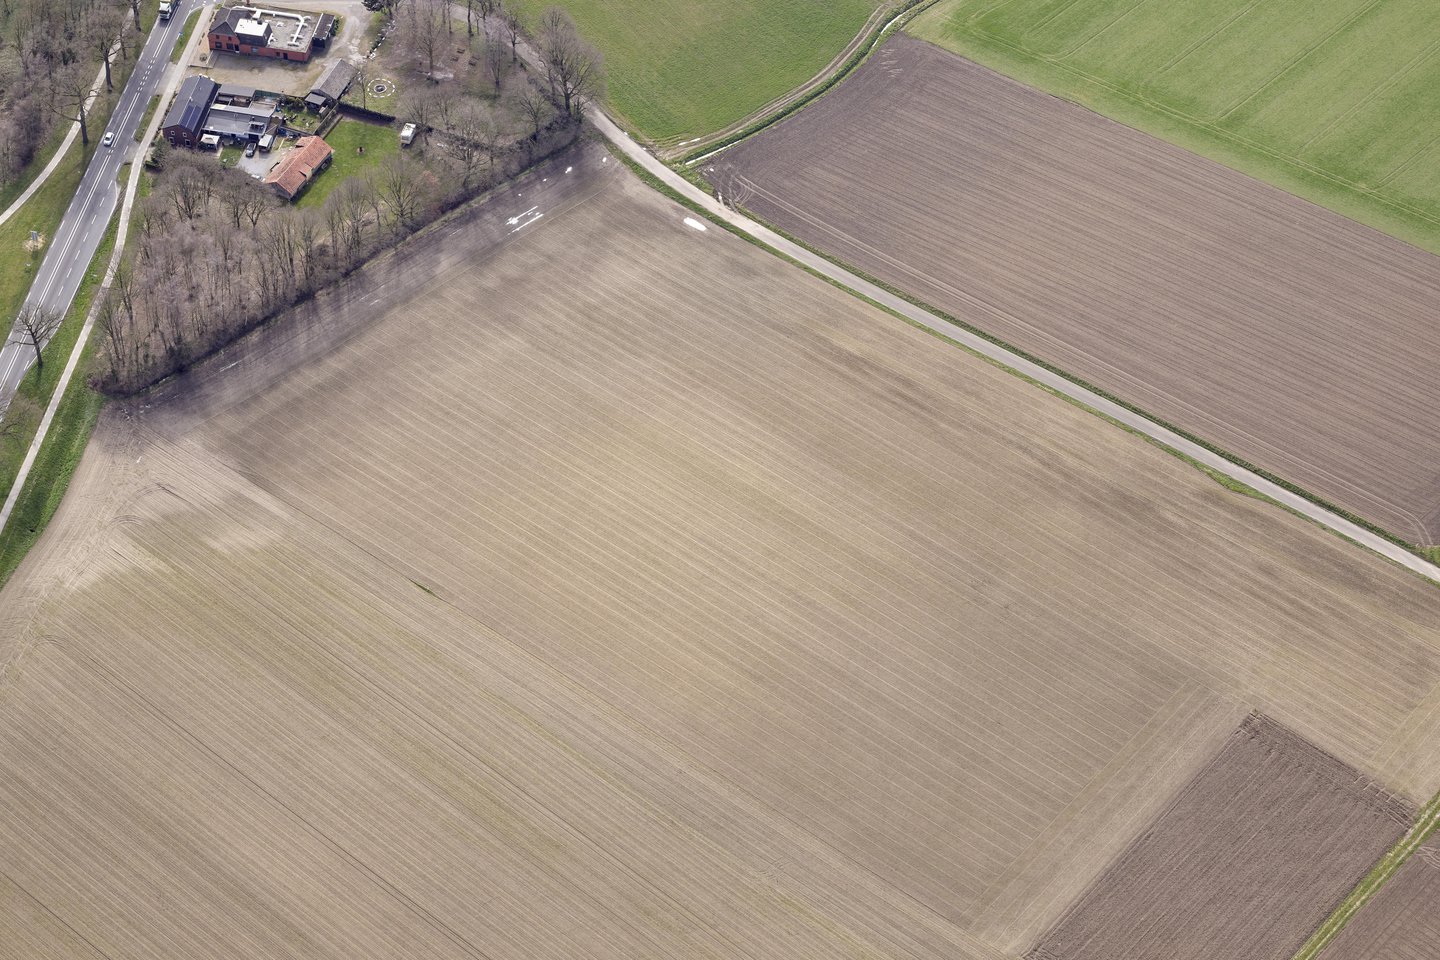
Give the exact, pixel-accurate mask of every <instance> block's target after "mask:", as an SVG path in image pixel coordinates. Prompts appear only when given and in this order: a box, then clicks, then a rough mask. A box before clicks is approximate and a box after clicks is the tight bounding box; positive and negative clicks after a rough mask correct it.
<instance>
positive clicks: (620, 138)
mask: <svg viewBox="0 0 1440 960" xmlns="http://www.w3.org/2000/svg"><path fill="white" fill-rule="evenodd" d="M586 115H587V117H588V118H589V119H590V120H591V122H592V123H593V124H594V126H595V128H596V129H597V130H599V131H600V133H601V134H602V135H603V136H604V137H605V138H606V139H607V140H609V141H610V142H611V143H612V144H613V145H614V146H615V148H616V149H618V150H619V151H620V152H621V153H623V154H625V156H627V157H629V158H630V159H632V160H634V161H635V162H636V163H638V164H640V166H641V167H643V168H644V169H645V170H646V171H647V172H648V173H650V174H653V175H654V176H655V177H657V178H658V179H659V180H660V181H661V182H662V183H664V184H665V185H666V186H667V187H669V188H670V189H671V190H674V191H675V192H676V193H678V194H680V195H681V196H683V197H684V198H685V199H687V200H689V201H691V202H692V203H695V204H696V205H698V206H700V207H701V208H703V209H704V210H706V211H707V212H709V213H710V214H711V215H712V216H714V217H717V218H719V219H721V220H723V221H725V222H726V223H728V224H731V225H732V226H734V227H735V228H737V229H738V230H741V231H742V232H744V233H746V234H749V235H750V236H752V237H754V238H755V239H757V240H759V241H760V242H761V243H763V244H765V245H766V246H767V247H770V248H771V249H772V250H774V251H776V252H777V253H780V254H783V255H784V256H787V257H789V258H791V259H792V260H795V261H797V262H799V263H802V264H804V265H805V266H806V267H809V268H810V269H811V270H814V271H815V272H816V273H819V274H821V275H823V276H826V277H828V278H830V279H831V280H834V281H835V282H836V283H838V284H840V285H841V286H843V287H846V288H847V289H849V290H851V291H853V292H855V293H858V294H859V295H861V296H862V297H865V298H867V299H869V300H873V301H875V302H876V303H878V304H880V305H881V306H884V307H886V308H887V309H890V310H893V311H894V312H896V313H898V314H900V315H901V316H903V317H905V318H907V319H909V320H912V321H914V322H915V323H918V324H920V325H921V326H924V327H927V328H929V329H931V330H933V331H935V332H936V333H939V334H942V335H944V336H946V337H949V338H950V339H952V340H956V341H958V342H960V343H962V344H964V345H965V346H966V347H968V348H969V349H971V350H973V351H975V352H976V353H978V354H981V355H983V356H986V357H989V358H990V359H992V360H995V361H997V362H999V363H1002V364H1004V365H1005V366H1007V367H1010V368H1011V369H1013V370H1015V371H1017V372H1019V373H1021V374H1023V375H1024V376H1027V377H1029V378H1031V379H1032V380H1035V381H1037V382H1038V383H1041V384H1044V385H1045V386H1046V387H1049V388H1050V389H1051V390H1054V391H1055V392H1056V393H1059V394H1062V395H1064V396H1066V397H1070V398H1071V399H1073V400H1076V401H1079V402H1080V403H1083V404H1084V405H1085V406H1087V407H1090V408H1091V409H1093V410H1096V411H1098V412H1099V413H1102V414H1104V415H1105V416H1107V417H1110V418H1111V419H1113V420H1116V421H1118V422H1120V423H1123V424H1124V425H1125V426H1127V427H1130V428H1131V429H1133V430H1135V431H1137V432H1139V433H1142V434H1144V435H1145V436H1147V437H1151V438H1152V439H1154V440H1158V441H1159V442H1160V443H1163V444H1164V445H1165V446H1167V447H1170V448H1171V449H1173V450H1177V451H1179V452H1180V453H1182V454H1184V455H1185V456H1187V457H1190V458H1192V459H1194V460H1196V461H1198V462H1200V463H1202V464H1204V465H1205V466H1207V467H1210V468H1211V469H1212V470H1215V471H1217V472H1218V473H1222V474H1224V475H1225V476H1227V477H1231V478H1233V479H1235V480H1238V481H1239V482H1241V483H1243V484H1245V485H1246V486H1249V487H1253V488H1254V489H1255V490H1257V491H1259V492H1260V493H1261V494H1263V495H1265V496H1267V497H1269V498H1271V499H1272V500H1275V501H1276V502H1278V503H1281V504H1283V505H1285V506H1286V507H1289V508H1290V509H1291V510H1294V511H1295V512H1296V513H1299V514H1301V515H1303V516H1305V517H1307V518H1309V519H1311V520H1313V521H1315V522H1316V523H1318V524H1320V525H1321V526H1324V527H1328V528H1330V529H1331V530H1333V531H1335V532H1336V533H1339V534H1341V535H1342V536H1345V537H1348V538H1349V539H1351V540H1354V541H1355V542H1356V543H1359V544H1360V545H1362V546H1364V547H1366V548H1368V549H1370V550H1373V551H1375V552H1376V553H1378V554H1380V555H1381V556H1383V557H1386V558H1387V559H1390V560H1393V561H1395V562H1396V563H1398V564H1400V565H1401V566H1403V567H1406V568H1407V569H1409V570H1412V571H1414V572H1415V573H1418V574H1420V575H1421V576H1422V577H1427V578H1429V579H1430V580H1433V581H1435V582H1436V583H1440V566H1436V565H1435V564H1433V563H1429V562H1427V561H1425V560H1423V559H1421V558H1420V557H1418V556H1416V555H1415V554H1413V553H1411V552H1410V551H1409V550H1406V549H1405V548H1404V547H1400V546H1397V545H1396V544H1393V543H1391V542H1390V541H1389V540H1386V539H1385V538H1384V537H1381V536H1377V535H1376V534H1373V533H1371V532H1370V531H1369V530H1366V529H1365V528H1363V527H1360V526H1358V525H1356V524H1354V523H1351V522H1350V521H1349V520H1346V519H1345V518H1344V517H1342V516H1340V515H1339V514H1336V513H1334V512H1333V511H1330V510H1326V509H1325V508H1324V507H1321V506H1318V505H1316V504H1314V503H1312V502H1310V501H1309V500H1306V499H1305V498H1304V497H1301V496H1298V495H1296V494H1294V493H1291V492H1290V491H1289V490H1286V489H1285V488H1283V487H1280V486H1278V485H1277V484H1274V483H1272V482H1270V481H1269V480H1266V479H1265V478H1264V477H1262V476H1260V475H1259V474H1256V473H1253V472H1251V471H1249V470H1246V469H1244V468H1242V467H1239V466H1236V465H1235V464H1233V463H1231V462H1230V461H1229V460H1226V459H1225V458H1224V457H1221V456H1219V455H1218V454H1215V453H1213V452H1211V451H1210V450H1207V449H1205V448H1204V447H1202V446H1200V445H1199V444H1197V443H1194V442H1192V441H1190V440H1187V439H1185V438H1184V437H1182V436H1180V435H1179V434H1176V433H1174V432H1173V431H1171V430H1168V429H1166V428H1165V427H1162V426H1161V425H1160V424H1158V423H1156V422H1154V421H1153V420H1150V419H1148V418H1146V417H1143V416H1141V415H1140V414H1138V413H1135V412H1134V411H1133V410H1128V409H1126V408H1125V407H1122V406H1120V405H1119V404H1117V403H1114V402H1113V401H1110V400H1107V399H1105V398H1104V397H1102V396H1100V395H1099V394H1096V393H1093V392H1091V391H1090V390H1087V389H1085V388H1084V387H1081V386H1079V385H1077V384H1075V383H1072V382H1071V381H1069V380H1067V379H1065V378H1064V377H1062V376H1060V375H1059V374H1056V373H1053V372H1052V371H1050V370H1046V369H1045V368H1044V367H1040V366H1037V365H1036V364H1034V363H1031V362H1030V361H1029V360H1026V359H1025V358H1024V357H1021V356H1019V355H1018V354H1015V353H1012V352H1011V351H1009V350H1006V349H1005V348H1004V347H1000V346H997V345H995V344H993V343H991V342H990V341H989V340H986V339H984V338H982V337H978V336H976V335H975V334H973V333H970V332H969V331H968V330H965V329H964V328H962V327H958V326H956V325H955V324H952V323H950V322H948V321H946V320H944V319H942V318H941V317H938V316H936V315H935V314H933V313H930V312H929V311H926V310H922V309H920V308H919V307H917V306H915V305H914V304H912V303H910V302H909V301H907V300H902V299H901V298H899V297H897V296H895V295H894V294H892V293H890V292H889V291H887V290H883V289H881V288H880V287H877V286H875V285H874V284H873V283H870V282H869V281H867V280H864V279H862V278H861V277H858V276H856V275H855V274H853V273H851V272H850V271H848V270H846V269H844V268H843V267H839V266H836V265H835V264H834V263H831V262H830V261H829V260H826V259H825V258H824V257H822V256H819V255H818V254H815V253H812V252H811V251H809V250H807V249H805V248H804V247H802V246H800V245H799V244H797V243H794V242H792V241H790V240H787V239H785V238H784V237H782V236H780V235H779V234H777V233H776V232H775V231H773V230H770V229H769V228H767V227H765V226H763V225H761V224H759V223H756V222H755V221H754V220H751V219H750V218H749V217H746V216H744V215H743V214H741V213H738V212H736V211H735V210H731V209H730V208H729V207H726V206H724V205H723V204H722V203H720V201H718V200H716V199H715V198H714V197H712V196H710V195H709V194H708V193H705V192H704V191H702V190H700V189H699V188H698V187H696V186H695V185H694V184H692V183H691V182H690V181H688V180H686V179H685V178H683V177H681V176H680V175H679V174H677V173H676V172H675V171H673V170H671V169H670V168H669V167H668V166H666V165H665V164H664V163H662V162H661V161H660V160H658V159H656V158H655V157H654V156H652V155H651V154H650V153H649V152H648V151H647V150H645V149H644V148H642V147H641V146H640V145H639V144H637V143H636V142H635V141H634V140H632V139H630V137H629V136H628V135H627V134H626V133H625V132H624V131H623V130H621V129H620V128H619V127H618V126H617V125H616V124H615V123H614V122H613V121H611V119H610V118H609V117H607V116H606V115H605V114H604V113H603V112H601V111H600V110H599V109H598V108H597V107H596V106H595V105H593V104H592V105H590V106H589V107H588V109H587V113H586Z"/></svg>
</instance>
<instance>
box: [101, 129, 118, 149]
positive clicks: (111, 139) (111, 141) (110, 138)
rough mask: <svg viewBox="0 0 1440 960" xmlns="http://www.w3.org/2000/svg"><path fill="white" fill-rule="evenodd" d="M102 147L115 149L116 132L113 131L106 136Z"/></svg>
mask: <svg viewBox="0 0 1440 960" xmlns="http://www.w3.org/2000/svg"><path fill="white" fill-rule="evenodd" d="M100 145H101V146H102V147H113V146H114V145H115V131H114V130H111V131H110V132H109V133H107V134H105V139H103V140H101V141H100Z"/></svg>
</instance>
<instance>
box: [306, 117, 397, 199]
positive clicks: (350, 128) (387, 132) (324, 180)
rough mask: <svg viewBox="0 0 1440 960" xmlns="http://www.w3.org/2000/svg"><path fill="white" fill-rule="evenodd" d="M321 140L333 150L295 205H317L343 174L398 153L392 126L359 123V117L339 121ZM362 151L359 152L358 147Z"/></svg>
mask: <svg viewBox="0 0 1440 960" xmlns="http://www.w3.org/2000/svg"><path fill="white" fill-rule="evenodd" d="M325 142H326V143H328V144H330V149H332V150H334V151H335V156H334V158H333V159H331V161H330V166H328V167H326V168H325V169H324V170H322V171H320V175H319V176H318V177H316V178H315V179H314V180H313V181H311V183H310V186H308V187H306V188H305V192H304V193H302V194H300V199H299V200H297V201H296V202H295V203H296V206H300V207H319V206H320V205H321V204H322V203H324V202H325V198H326V197H328V196H329V195H330V191H332V190H334V189H335V188H336V187H338V186H340V184H341V183H342V182H344V180H345V179H346V178H347V177H356V176H360V175H361V174H363V173H364V172H365V171H366V170H369V169H370V168H372V167H374V166H377V165H378V164H379V163H380V162H381V161H383V160H384V159H385V158H386V157H388V156H391V155H392V154H396V153H399V152H400V132H399V131H398V130H396V129H395V128H394V127H382V126H379V125H378V124H373V123H363V122H361V121H359V120H341V121H340V122H339V123H337V124H336V125H335V129H334V130H331V131H330V132H329V133H327V134H326V135H325ZM360 147H364V148H365V152H364V153H360V152H359V148H360Z"/></svg>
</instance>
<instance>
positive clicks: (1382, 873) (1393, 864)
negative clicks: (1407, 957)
mask: <svg viewBox="0 0 1440 960" xmlns="http://www.w3.org/2000/svg"><path fill="white" fill-rule="evenodd" d="M1437 828H1440V795H1437V796H1436V797H1435V798H1434V799H1433V800H1431V801H1430V802H1429V803H1427V804H1426V805H1425V806H1424V807H1423V808H1421V810H1420V813H1419V815H1418V816H1417V817H1416V818H1415V823H1414V824H1413V825H1412V826H1411V827H1410V829H1409V830H1408V831H1407V832H1406V833H1405V836H1403V837H1401V838H1400V842H1399V843H1397V844H1395V846H1393V847H1391V848H1390V849H1389V850H1388V851H1386V853H1385V856H1383V857H1381V858H1380V862H1379V863H1377V864H1375V866H1374V868H1373V869H1371V871H1370V872H1369V873H1368V874H1366V875H1365V879H1363V880H1361V881H1360V882H1359V883H1358V884H1356V885H1355V889H1354V890H1351V891H1350V895H1349V896H1348V897H1346V898H1345V899H1344V900H1342V901H1340V906H1339V907H1337V908H1336V909H1335V912H1334V913H1332V914H1330V916H1329V917H1328V918H1326V920H1325V922H1324V923H1322V924H1321V925H1320V928H1319V929H1318V930H1316V931H1315V933H1314V934H1313V935H1312V936H1311V937H1310V939H1309V940H1307V941H1306V942H1305V945H1304V946H1303V947H1301V948H1300V950H1299V952H1297V953H1296V954H1295V957H1294V960H1315V958H1316V957H1317V956H1319V955H1320V952H1321V951H1322V950H1324V949H1325V948H1326V947H1327V946H1329V945H1330V943H1331V941H1333V940H1334V939H1335V938H1336V937H1337V936H1339V935H1340V931H1341V930H1343V929H1345V925H1346V924H1347V923H1349V922H1350V920H1351V918H1352V917H1354V916H1355V914H1357V913H1359V912H1360V908H1361V907H1363V906H1365V904H1367V903H1369V902H1370V901H1371V900H1372V899H1374V897H1375V895H1376V894H1377V893H1379V892H1380V888H1381V887H1383V886H1385V884H1386V882H1387V881H1388V880H1389V879H1390V878H1391V877H1393V876H1395V873H1396V872H1397V871H1398V870H1399V869H1400V868H1401V867H1403V866H1404V865H1405V861H1406V860H1409V859H1410V855H1411V854H1413V853H1414V852H1415V851H1416V850H1418V849H1420V845H1421V844H1423V843H1424V842H1425V841H1426V840H1428V839H1429V838H1430V837H1431V835H1433V834H1434V833H1435V831H1436V829H1437Z"/></svg>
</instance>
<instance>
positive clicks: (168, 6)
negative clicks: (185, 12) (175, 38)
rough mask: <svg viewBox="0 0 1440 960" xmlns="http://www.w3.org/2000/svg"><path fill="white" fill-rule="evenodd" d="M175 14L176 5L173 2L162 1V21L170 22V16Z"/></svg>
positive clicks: (170, 0)
mask: <svg viewBox="0 0 1440 960" xmlns="http://www.w3.org/2000/svg"><path fill="white" fill-rule="evenodd" d="M174 12H175V4H174V3H173V2H172V0H160V19H161V20H169V19H170V14H172V13H174Z"/></svg>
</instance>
